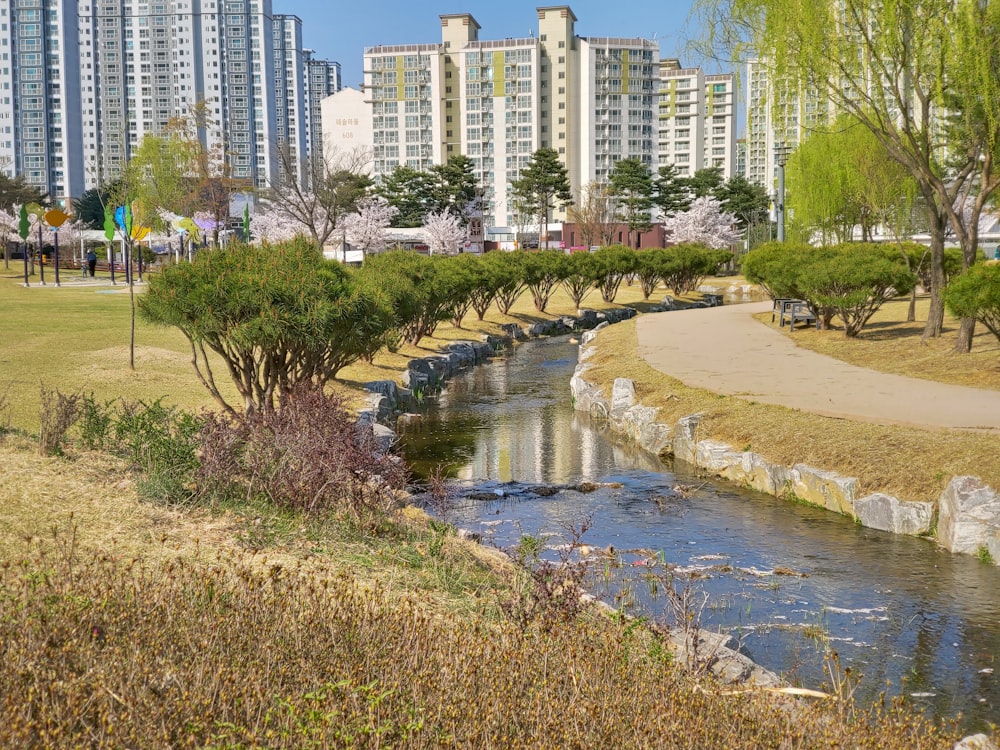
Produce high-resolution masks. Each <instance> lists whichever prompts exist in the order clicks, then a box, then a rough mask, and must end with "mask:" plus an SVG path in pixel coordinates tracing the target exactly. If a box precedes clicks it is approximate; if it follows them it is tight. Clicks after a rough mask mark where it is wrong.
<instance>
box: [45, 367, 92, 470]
mask: <svg viewBox="0 0 1000 750" xmlns="http://www.w3.org/2000/svg"><path fill="white" fill-rule="evenodd" d="M41 398H42V407H41V410H40V411H39V414H38V422H39V429H38V452H39V453H40V454H41V455H43V456H51V455H54V454H56V453H59V452H61V451H62V442H63V439H64V438H65V437H66V432H67V431H68V430H69V428H70V427H72V426H73V423H74V422H76V420H77V419H78V418H79V416H80V403H81V401H82V399H83V397H82V396H81V395H80V394H78V393H71V394H69V395H66V394H64V393H62V392H61V391H59V389H55V390H49V389H48V388H46V387H45V385H44V384H43V385H42V387H41Z"/></svg>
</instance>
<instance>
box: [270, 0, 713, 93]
mask: <svg viewBox="0 0 1000 750" xmlns="http://www.w3.org/2000/svg"><path fill="white" fill-rule="evenodd" d="M551 5H569V6H570V8H572V9H573V13H574V15H576V17H577V23H576V33H577V35H578V36H617V37H643V38H646V39H650V38H654V37H655V38H656V40H657V41H659V43H660V57H679V58H680V60H681V63H682V64H683V65H685V66H696V65H699V64H700V65H702V66H703V67H704V68H705V70H706V71H707V72H709V73H715V72H731V71H729V70H726V71H720V69H719V67H718V66H717V65H716V64H714V63H712V62H711V61H704V60H701V59H700V58H698V57H697V56H696V55H695V53H694V52H693V51H690V50H689V49H688V48H687V45H688V41H689V39H691V38H697V37H698V36H699V33H698V29H697V28H696V27H695V26H694V23H693V22H689V21H688V15H689V13H690V6H691V0H676V1H675V2H670V0H576V2H571V3H557V2H530V1H528V0H492V1H491V0H449V1H448V2H437V0H429V1H428V0H408V1H404V0H367V1H366V0H272V10H273V12H274V13H284V14H290V15H296V16H298V17H299V18H301V19H302V43H303V44H304V45H305V46H306V48H308V49H314V50H316V52H317V57H319V58H320V59H326V60H334V61H336V62H339V63H340V65H341V71H342V76H343V83H344V86H353V87H354V88H357V87H358V86H359V84H360V83H361V82H362V80H363V75H362V62H363V61H362V54H363V51H364V48H365V47H372V46H375V45H379V44H433V43H436V42H440V41H441V21H440V20H439V18H438V16H440V15H445V14H452V13H471V14H472V15H473V16H474V17H475V19H476V21H478V22H479V25H480V26H481V27H482V28H481V29H480V31H479V38H480V39H503V38H505V37H527V36H530V35H534V36H537V35H538V14H537V13H536V12H535V9H536V8H538V7H547V6H551Z"/></svg>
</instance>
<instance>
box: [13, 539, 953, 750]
mask: <svg viewBox="0 0 1000 750" xmlns="http://www.w3.org/2000/svg"><path fill="white" fill-rule="evenodd" d="M549 625H551V623H549ZM650 638H651V636H649V635H648V634H645V633H643V632H641V631H639V630H637V629H635V628H634V627H630V626H626V625H624V624H622V623H615V622H612V621H608V620H604V619H601V618H596V617H593V616H586V615H585V616H583V617H581V618H579V619H577V620H576V621H575V622H573V623H567V624H565V625H562V626H556V627H545V628H542V629H539V628H537V627H533V626H532V625H531V624H530V623H529V624H527V625H525V624H523V623H522V624H515V623H514V622H512V621H509V620H500V621H497V620H487V619H482V618H479V617H469V618H457V619H456V618H442V617H439V616H436V615H435V614H434V610H433V608H431V607H428V606H426V601H425V600H424V599H423V598H422V597H410V598H406V599H403V600H400V599H398V598H390V597H388V596H387V595H386V593H385V591H384V589H383V587H382V586H380V585H379V584H375V585H368V586H364V587H362V586H359V585H357V584H356V583H355V582H354V581H353V580H352V579H351V577H349V576H347V575H340V576H333V577H331V576H328V575H325V574H323V573H322V572H319V571H317V570H316V569H306V568H301V569H285V568H282V567H280V566H278V565H270V566H268V565H263V566H262V565H261V564H260V561H259V560H256V559H254V558H252V557H250V556H248V555H240V554H229V555H228V556H220V557H219V558H217V559H215V560H213V561H210V562H207V563H203V562H192V561H190V560H184V559H175V560H167V561H165V562H159V563H155V562H150V561H146V560H143V559H141V558H140V559H136V558H123V557H120V556H119V555H117V554H115V553H114V550H103V551H102V550H98V551H92V552H85V551H80V550H77V549H76V545H75V541H74V537H73V535H72V534H68V535H65V536H57V537H56V538H55V541H54V543H51V544H48V545H46V546H37V545H36V546H34V547H32V548H31V549H30V550H28V551H27V552H26V553H25V554H24V555H23V556H22V557H21V559H19V560H17V561H16V562H9V561H8V562H5V563H4V564H2V565H0V712H2V714H3V716H4V721H3V722H0V746H3V747H18V748H61V747H81V746H87V747H91V748H111V747H209V748H231V749H232V748H251V747H268V748H286V747H287V748H332V747H366V748H367V747H371V748H374V747H400V748H428V747H442V746H460V747H469V748H487V747H588V748H589V747H644V748H652V747H671V748H698V749H699V750H700V749H702V748H789V749H791V748H828V747H829V748H833V747H848V746H849V747H852V748H873V749H874V748H918V747H919V748H946V747H950V744H951V742H952V741H953V737H951V736H950V735H949V733H948V732H946V731H944V730H942V729H939V728H935V727H933V726H931V725H930V724H928V723H927V722H925V721H924V720H922V719H920V718H919V717H915V716H913V715H911V714H909V713H907V712H906V711H904V710H902V709H900V708H899V707H898V706H884V705H879V706H876V707H874V708H872V709H871V710H870V711H868V712H856V713H855V714H854V715H853V719H852V720H851V721H845V720H843V719H842V718H840V717H841V715H840V714H839V713H838V712H836V711H835V710H831V708H830V707H829V706H824V705H823V704H814V705H811V706H809V705H805V704H796V705H794V706H792V705H790V704H786V703H777V702H775V701H774V700H773V699H771V698H769V697H768V696H765V695H762V694H760V693H754V692H745V693H740V694H732V692H733V691H730V690H726V689H724V688H722V687H720V686H719V685H716V684H714V683H713V682H711V681H708V680H706V679H701V680H700V681H697V682H696V681H694V680H693V679H692V678H690V677H689V676H686V675H685V674H684V673H683V672H682V671H681V670H680V669H679V668H678V667H677V666H676V665H674V664H673V663H672V662H671V660H670V659H669V658H665V656H664V653H665V652H664V651H663V649H662V648H659V647H658V644H657V642H656V641H653V640H650Z"/></svg>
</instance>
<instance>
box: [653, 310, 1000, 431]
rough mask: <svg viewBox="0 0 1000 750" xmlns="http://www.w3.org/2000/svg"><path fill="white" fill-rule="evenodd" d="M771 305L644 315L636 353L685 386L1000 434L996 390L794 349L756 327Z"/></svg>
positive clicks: (880, 420) (874, 418)
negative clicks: (890, 371) (871, 367)
mask: <svg viewBox="0 0 1000 750" xmlns="http://www.w3.org/2000/svg"><path fill="white" fill-rule="evenodd" d="M770 309H771V303H770V302H760V303H754V304H749V305H724V306H722V307H713V308H708V309H703V308H698V309H692V310H678V311H675V312H667V313H659V314H656V315H642V316H640V317H639V319H638V322H637V331H638V338H639V354H640V355H641V356H642V357H643V358H644V359H645V360H646V361H647V362H648V363H649V364H650V365H651V366H652V367H654V368H656V369H657V370H659V371H660V372H663V373H666V374H667V375H671V376H672V377H675V378H677V379H678V380H680V381H681V382H683V383H685V384H686V385H690V386H696V387H699V388H707V389H708V390H710V391H714V392H715V393H722V394H726V395H730V396H738V397H740V398H745V399H747V400H750V401H758V402H761V403H766V404H779V405H781V406H788V407H791V408H793V409H800V410H802V411H806V412H811V413H813V414H822V415H824V416H830V417H841V418H847V419H856V420H859V421H863V422H874V423H877V424H904V425H913V426H918V427H930V428H958V429H979V430H1000V391H990V390H983V389H979V388H968V387H965V386H958V385H947V384H944V383H935V382H932V381H929V380H919V379H917V378H908V377H904V376H902V375H889V374H886V373H881V372H875V371H874V370H869V369H866V368H864V367H856V366H855V365H849V364H847V363H846V362H841V361H840V360H837V359H833V358H832V357H828V356H826V355H825V354H817V353H815V352H811V351H809V350H807V349H802V348H799V347H797V346H796V345H795V343H794V342H792V341H790V340H789V339H788V337H786V336H785V335H784V334H783V333H781V332H779V331H777V330H775V329H773V328H770V327H768V326H766V325H761V324H760V323H759V322H757V321H756V320H754V319H753V317H752V316H753V315H754V314H755V313H760V312H766V311H770Z"/></svg>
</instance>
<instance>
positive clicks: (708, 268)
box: [661, 243, 733, 295]
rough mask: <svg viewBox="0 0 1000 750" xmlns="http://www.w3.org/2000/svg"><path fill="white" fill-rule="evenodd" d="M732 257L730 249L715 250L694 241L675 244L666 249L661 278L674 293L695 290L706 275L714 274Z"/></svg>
mask: <svg viewBox="0 0 1000 750" xmlns="http://www.w3.org/2000/svg"><path fill="white" fill-rule="evenodd" d="M732 257H733V254H732V253H731V252H730V251H729V250H714V249H712V248H710V247H705V246H704V245H696V244H692V243H682V244H680V245H675V246H674V247H670V248H667V250H666V251H664V265H663V266H662V268H661V278H662V279H663V283H664V284H666V285H667V286H668V287H669V288H670V289H673V290H674V294H678V295H679V294H686V293H688V292H693V291H694V290H695V289H696V288H697V287H698V284H700V283H701V280H702V279H703V278H704V277H705V276H708V275H710V274H714V273H715V272H716V271H718V270H719V266H721V265H722V264H723V263H727V262H729V261H730V260H732Z"/></svg>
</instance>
